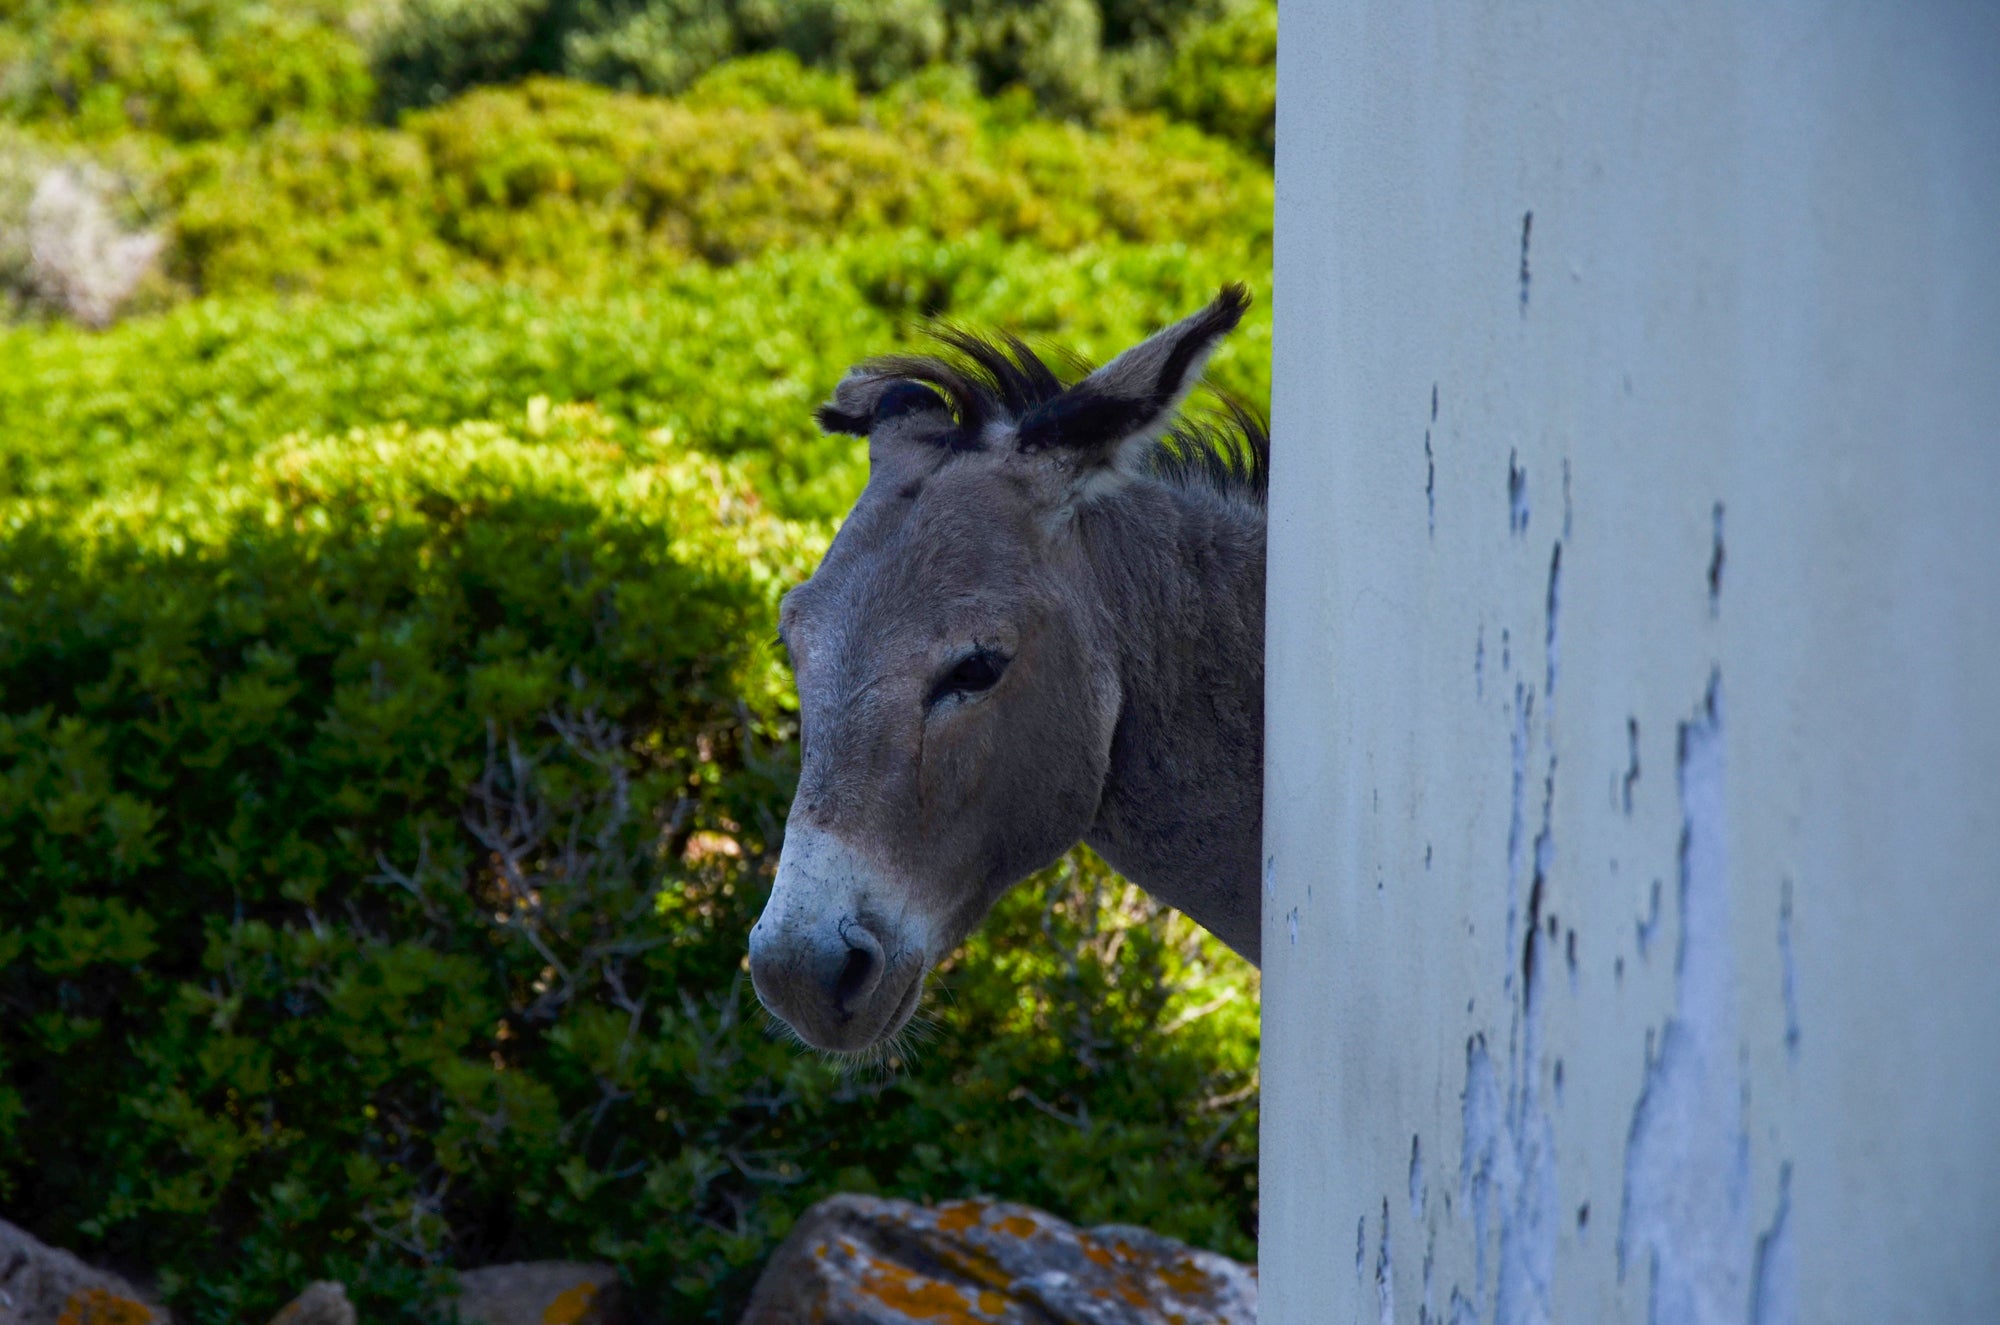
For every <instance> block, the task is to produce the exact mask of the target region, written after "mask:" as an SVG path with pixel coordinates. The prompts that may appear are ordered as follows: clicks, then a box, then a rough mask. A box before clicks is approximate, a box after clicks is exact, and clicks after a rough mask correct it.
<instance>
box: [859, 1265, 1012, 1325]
mask: <svg viewBox="0 0 2000 1325" xmlns="http://www.w3.org/2000/svg"><path fill="white" fill-rule="evenodd" d="M856 1286H857V1287H858V1288H859V1289H860V1290H861V1291H862V1292H865V1293H867V1294H869V1295H870V1296H872V1297H873V1298H874V1299H875V1300H876V1301H878V1302H880V1303H881V1304H882V1305H883V1306H885V1307H888V1308H889V1309H890V1310H891V1311H900V1312H902V1313H903V1314H904V1315H905V1316H908V1317H909V1318H910V1319H911V1320H929V1321H937V1322H938V1323H939V1325H984V1322H983V1321H981V1320H980V1319H979V1317H977V1316H974V1315H973V1314H972V1303H970V1302H968V1301H967V1300H966V1297H965V1294H964V1293H962V1292H960V1291H959V1290H958V1289H957V1288H955V1287H953V1286H952V1285H950V1284H947V1283H943V1282H940V1281H939V1280H936V1279H930V1278H926V1277H924V1276H922V1275H919V1274H917V1273H916V1272H915V1271H913V1270H906V1269H904V1268H903V1267H902V1266H900V1265H892V1264H888V1263H885V1262H879V1261H878V1262H876V1263H875V1264H873V1265H871V1266H869V1267H868V1268H867V1269H865V1270H863V1271H862V1275H861V1281H860V1283H859V1284H858V1285H856Z"/></svg>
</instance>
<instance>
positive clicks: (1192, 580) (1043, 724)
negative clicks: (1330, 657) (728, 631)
mask: <svg viewBox="0 0 2000 1325" xmlns="http://www.w3.org/2000/svg"><path fill="white" fill-rule="evenodd" d="M1248 306H1249V296H1248V295H1247V294H1246V293H1245V292H1244V290H1243V287H1242V286H1240V285H1231V286H1228V287H1225V288H1224V289H1223V291H1222V292H1221V293H1220V294H1219V295H1218V296H1217V297H1216V299H1215V301H1214V302H1213V303H1211V304H1209V305H1208V306H1207V307H1206V308H1204V309H1202V310H1201V311H1200V312H1198V313H1195V314H1194V315H1192V316H1191V317H1188V318H1186V319H1184V320H1182V321H1180V322H1178V323H1176V324H1175V325H1173V326H1171V327H1168V328H1167V329H1165V330H1164V331H1161V332H1159V333H1158V334H1156V335H1154V336H1152V337H1151V338H1150V339H1148V340H1146V341H1144V342H1142V343H1141V344H1139V345H1137V346H1134V347H1133V348H1131V349H1129V350H1126V351H1125V352H1124V353H1123V354H1120V355H1119V356H1118V357H1117V358H1115V359H1113V360H1112V361H1111V362H1110V363H1108V364H1106V365H1105V366H1104V367H1102V368H1100V369H1098V370H1097V371H1095V372H1092V373H1090V374H1089V375H1088V376H1086V377H1084V378H1083V379H1082V380H1081V381H1079V382H1076V383H1075V384H1074V385H1068V386H1066V385H1065V384H1064V382H1063V381H1062V380H1061V379H1060V378H1059V377H1058V376H1057V375H1056V373H1055V372H1054V370H1052V369H1051V368H1050V367H1049V366H1048V365H1047V364H1046V363H1045V362H1044V361H1043V360H1042V359H1040V358H1038V357H1037V356H1036V355H1035V353H1034V352H1033V351H1032V350H1030V349H1029V348H1028V347H1027V346H1026V345H1025V344H1023V343H1022V342H1021V341H1020V340H1018V339H1017V338H1014V337H1011V336H1006V337H1001V338H998V339H997V340H990V341H989V340H982V339H980V338H978V337H976V336H973V335H971V334H969V333H967V332H964V331H959V330H955V329H947V330H944V331H941V332H938V333H936V335H937V337H938V339H939V340H940V341H942V342H943V343H944V344H945V345H946V346H947V347H949V349H950V350H951V351H955V353H954V354H953V355H951V356H950V357H919V356H900V357H893V358H884V359H876V360H871V361H868V362H866V363H863V364H861V365H860V366H859V367H857V368H855V369H854V370H852V371H851V372H850V373H849V374H848V375H847V376H846V377H845V378H844V379H843V380H842V381H841V382H840V384H839V385H838V387H836V388H835V390H834V394H833V399H832V401H831V402H829V403H828V404H826V405H823V406H821V407H820V409H819V412H818V419H819V423H820V426H821V427H822V428H824V429H826V430H827V431H828V432H839V433H851V434H854V435H856V436H862V437H866V438H867V440H868V463H869V476H868V483H867V486H866V488H865V489H864V490H863V492H862V494H861V497H860V499H859V500H858V501H857V502H856V503H855V505H854V509H853V511H852V512H850V513H849V515H848V517H847V520H846V522H845V523H844V524H843V525H842V526H841V528H840V532H839V534H838V535H837V536H836V537H835V538H834V540H833V543H832V545H831V546H830V547H829V548H828V549H827V553H826V556H825V558H824V559H823V560H822V561H821V562H820V565H819V568H818V569H817V570H816V571H815V572H814V574H813V575H812V577H811V578H810V579H808V580H807V581H806V582H805V583H803V584H801V585H799V586H798V587H797V588H795V589H793V590H792V591H791V592H790V593H788V594H786V595H785V598H784V602H783V604H782V606H781V608H780V611H779V638H780V640H781V641H782V642H783V644H784V646H785V648H786V649H787V650H788V652H789V653H790V655H791V660H792V667H793V670H794V672H795V674H796V677H797V681H798V694H799V715H800V744H801V751H800V758H801V768H800V773H799V785H798V794H797V797H796V799H795V800H794V801H793V802H792V810H791V816H790V820H789V822H788V824H787V826H786V830H785V840H784V846H783V849H782V850H781V852H780V854H779V859H778V870H777V879H776V882H775V883H774V885H773V887H772V890H771V897H770V901H769V902H768V903H767V904H766V906H765V908H764V912H763V915H762V916H761V917H760V918H759V919H758V921H757V924H756V926H755V927H754V928H753V929H752V930H751V931H750V974H751V978H752V982H753V983H754V985H755V987H756V990H757V996H758V997H759V998H760V999H762V1000H763V1003H764V1006H765V1007H766V1008H768V1009H769V1010H770V1011H771V1012H772V1013H774V1014H775V1015H776V1016H777V1017H779V1018H780V1019H782V1020H783V1021H785V1022H786V1023H788V1024H789V1025H790V1026H791V1028H792V1029H793V1030H794V1031H795V1032H797V1034H798V1035H799V1036H800V1038H802V1039H803V1040H805V1041H806V1042H807V1043H808V1044H810V1045H813V1046H815V1047H817V1048H820V1049H825V1050H829V1051H834V1052H839V1053H853V1052H858V1051H863V1050H868V1049H870V1048H871V1047H874V1046H877V1045H880V1044H881V1043H883V1042H884V1041H885V1040H887V1039H889V1038H890V1037H892V1036H894V1035H895V1034H896V1033H897V1032H898V1031H899V1030H900V1029H901V1028H902V1027H903V1025H904V1024H905V1023H906V1022H907V1021H908V1020H909V1018H910V1015H911V1013H912V1012H913V1011H915V1009H916V1006H917V1002H918V999H919V997H920V996H921V994H922V992H923V986H924V979H925V976H926V975H927V974H928V973H929V971H930V969H931V967H932V966H933V965H934V964H935V963H936V962H937V961H938V960H939V959H940V958H942V957H944V956H945V955H946V954H947V953H949V952H950V951H951V950H952V949H953V948H955V947H957V946H958V944H959V943H960V942H961V941H962V940H963V939H964V938H965V937H966V935H968V934H970V933H971V932H972V930H973V929H974V927H976V926H977V925H978V924H979V922H980V921H981V920H982V919H983V918H984V917H985V915H986V913H987V911H988V910H989V909H990V908H991V907H992V905H993V903H994V902H995V901H996V900H997V899H998V898H999V897H1000V895H1001V894H1002V893H1004V892H1006V890H1007V889H1008V888H1010V887H1012V886H1013V885H1015V884H1016V883H1019V882H1020V881H1021V880H1022V879H1024V878H1026V877H1027V876H1028V875H1030V874H1032V873H1034V872H1035V871H1036V870H1038V869H1041V868H1043V867H1045V866H1047V865H1049V864H1051V863H1053V862H1054V861H1056V860H1057V859H1059V858H1060V857H1061V856H1062V854H1063V853H1064V852H1066V851H1068V850H1069V849H1070V847H1071V846H1072V845H1074V844H1075V843H1076V842H1077V841H1078V840H1079V839H1081V840H1082V841H1084V842H1086V843H1088V844H1089V845H1090V846H1091V847H1092V848H1094V849H1095V850H1096V851H1097V852H1098V853H1099V854H1100V855H1102V856H1103V857H1104V859H1105V860H1106V861H1107V862H1109V863H1110V865H1111V866H1112V867H1113V868H1114V869H1116V870H1118V871H1119V872H1120V873H1122V874H1123V875H1125V876H1126V877H1127V878H1129V879H1131V880H1132V881H1133V882H1135V883H1137V884H1139V885H1140V886H1141V887H1143V888H1145V889H1146V890H1147V891H1148V892H1150V893H1151V894H1153V896H1155V897H1157V898H1159V899H1160V900H1162V901H1164V902H1167V903H1169V904H1170V905H1172V906H1175V907H1178V908H1179V909H1180V910H1182V911H1184V912H1186V913H1187V914H1188V915H1189V916H1191V917H1192V918H1193V919H1194V920H1195V921H1197V922H1198V923H1200V924H1201V925H1203V926H1204V927H1205V928H1207V929H1208V930H1209V932H1211V933H1212V934H1214V935H1215V936H1216V937H1218V938H1220V939H1221V940H1222V941H1223V942H1224V943H1226V944H1228V945H1229V946H1230V947H1231V948H1233V949H1235V950H1236V951H1237V952H1239V953H1241V954H1242V955H1243V956H1244V957H1247V958H1248V959H1249V960H1251V961H1252V962H1255V961H1257V960H1258V956H1259V952H1258V948H1259V935H1260V923H1261V920H1260V910H1259V903H1258V896H1257V886H1258V885H1257V881H1258V854H1259V851H1260V836H1261V832H1262V823H1263V768H1264V759H1263V746H1264V740H1263V737H1264V487H1265V481H1266V474H1267V468H1268V460H1269V441H1268V438H1267V436H1266V433H1265V430H1264V427H1263V425H1262V423H1261V422H1259V421H1258V420H1257V419H1256V418H1255V417H1254V416H1252V415H1251V414H1250V413H1249V412H1248V411H1246V410H1244V409H1242V408H1241V407H1240V406H1235V405H1233V404H1232V405H1229V406H1228V415H1227V417H1226V419H1225V420H1224V421H1221V422H1208V423H1198V422H1193V421H1190V420H1188V419H1186V418H1184V417H1183V416H1181V415H1180V413H1179V410H1180V406H1181V403H1182V402H1183V401H1184V400H1185V399H1186V397H1187V395H1188V393H1189V391H1191V390H1192V389H1193V387H1194V386H1195V384H1196V382H1197V381H1198V380H1199V378H1200V376H1201V371H1202V367H1203V365H1204V363H1205V362H1206V361H1207V359H1208V356H1209V353H1210V351H1211V350H1213V349H1214V348H1215V345H1216V344H1217V342H1218V341H1219V340H1220V339H1221V337H1222V336H1223V335H1224V334H1226V333H1227V332H1228V331H1230V330H1231V329H1232V328H1234V327H1235V326H1236V324H1237V322H1238V321H1239V320H1240V319H1241V317H1242V316H1243V311H1244V309H1245V308H1247V307H1248Z"/></svg>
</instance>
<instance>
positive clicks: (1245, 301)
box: [1208, 281, 1250, 331]
mask: <svg viewBox="0 0 2000 1325" xmlns="http://www.w3.org/2000/svg"><path fill="white" fill-rule="evenodd" d="M1208 307H1209V310H1210V311H1211V312H1212V313H1214V314H1215V315H1216V319H1217V321H1219V322H1222V326H1221V328H1220V330H1222V331H1229V330H1232V329H1234V328H1235V326H1236V324H1237V322H1238V321H1240V320H1241V319H1242V317H1243V314H1244V313H1245V312H1247V311H1248V310H1249V308H1250V291H1249V290H1248V289H1247V288H1246V287H1245V286H1244V284H1243V282H1241V281H1231V282H1230V283H1229V284H1227V285H1225V286H1223V287H1222V289H1221V290H1220V291H1219V292H1217V294H1216V296H1215V301H1214V302H1213V303H1211V304H1210V305H1209V306H1208Z"/></svg>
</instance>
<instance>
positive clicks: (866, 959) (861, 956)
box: [833, 948, 875, 1012]
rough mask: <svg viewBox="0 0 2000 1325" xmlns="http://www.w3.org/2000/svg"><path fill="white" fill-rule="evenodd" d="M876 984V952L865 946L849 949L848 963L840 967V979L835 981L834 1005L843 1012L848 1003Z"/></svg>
mask: <svg viewBox="0 0 2000 1325" xmlns="http://www.w3.org/2000/svg"><path fill="white" fill-rule="evenodd" d="M874 984H875V954H874V953H872V952H869V951H867V950H866V949H863V948H849V949H848V950H847V964H846V965H845V966H843V967H841V968H840V979H839V980H837V981H835V982H834V986H833V1001H834V1005H835V1006H836V1007H838V1008H839V1009H840V1010H841V1011H842V1012H845V1011H847V1010H848V1005H849V1004H850V1003H852V1002H854V1001H855V1000H856V999H857V998H859V997H861V996H862V995H863V994H865V993H867V992H868V990H869V989H870V988H872V987H873V986H874Z"/></svg>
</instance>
